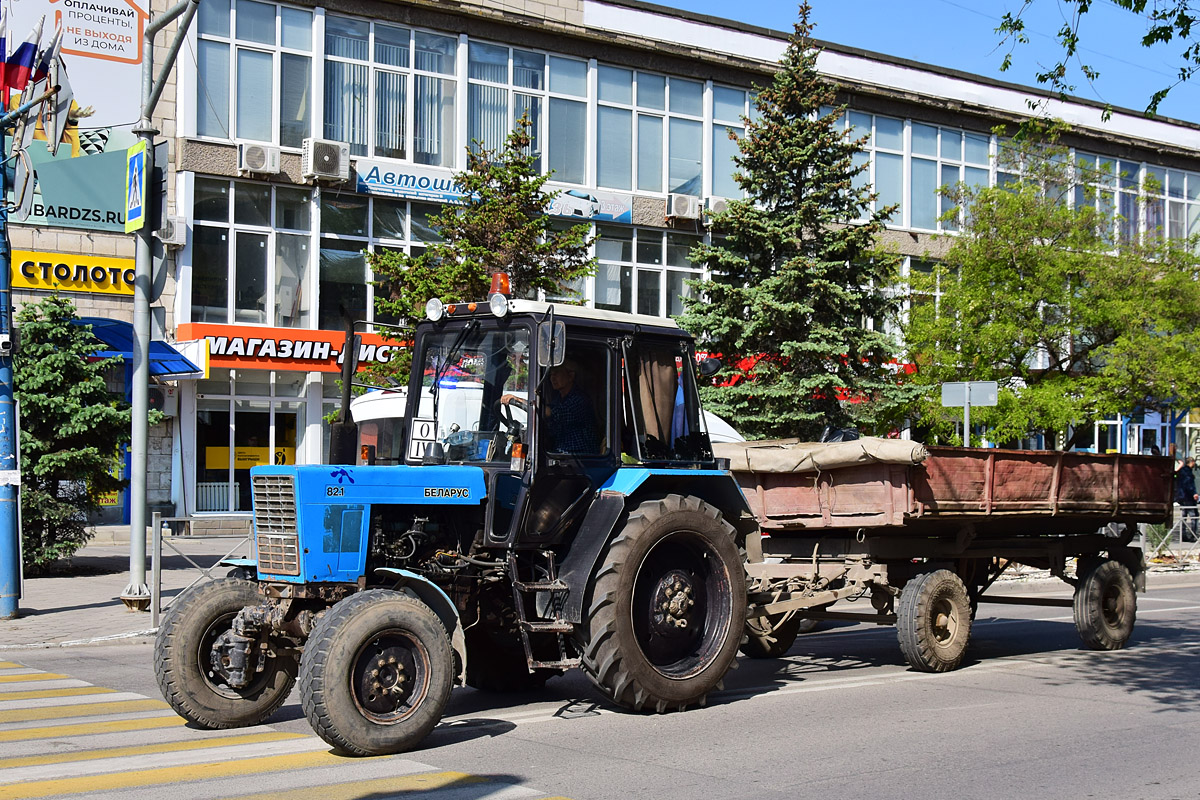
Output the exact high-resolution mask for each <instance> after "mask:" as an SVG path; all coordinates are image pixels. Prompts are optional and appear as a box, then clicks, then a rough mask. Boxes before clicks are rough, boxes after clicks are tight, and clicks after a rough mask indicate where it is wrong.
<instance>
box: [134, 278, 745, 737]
mask: <svg viewBox="0 0 1200 800" xmlns="http://www.w3.org/2000/svg"><path fill="white" fill-rule="evenodd" d="M427 316H428V319H427V320H423V321H422V322H421V323H420V324H419V325H418V326H417V327H416V330H415V332H414V338H413V360H412V369H411V380H410V383H409V387H408V390H407V403H408V411H407V414H406V420H407V422H406V424H405V426H404V430H403V431H402V432H401V434H400V435H399V436H398V437H397V438H398V441H396V442H394V443H391V444H390V445H389V446H388V447H386V448H385V447H383V446H382V444H381V443H377V444H376V445H374V446H368V447H364V448H363V451H364V452H363V453H362V454H361V455H360V457H358V458H356V459H351V460H354V461H355V462H356V463H353V464H341V465H304V466H265V467H256V468H255V469H254V470H252V482H253V498H254V527H255V537H256V540H255V541H256V546H257V549H256V552H257V561H256V562H254V563H248V564H242V565H240V566H241V567H243V568H244V569H245V570H246V571H245V573H244V574H245V575H248V576H253V578H254V580H248V579H246V578H245V577H230V578H224V579H221V580H217V581H213V582H210V583H207V584H204V585H201V586H199V587H197V588H194V589H192V590H191V591H189V592H188V593H186V594H185V595H183V596H181V597H180V598H179V599H178V600H176V602H175V603H173V604H172V606H171V608H170V611H169V613H168V614H167V616H166V617H165V619H164V621H163V624H162V626H161V628H160V631H159V635H158V639H157V643H156V650H155V656H156V668H157V674H158V680H159V684H160V686H161V688H162V691H163V694H164V696H165V697H166V699H167V700H168V702H170V704H171V705H172V706H173V707H174V708H175V710H176V711H177V712H178V713H179V714H181V715H182V716H183V717H185V718H187V719H188V720H190V721H192V722H193V723H195V724H197V725H200V726H203V727H207V728H231V727H237V726H245V725H255V724H258V723H260V722H263V721H264V720H266V719H267V718H268V717H270V716H271V714H272V713H274V712H275V711H276V710H277V709H278V708H279V707H280V706H281V705H282V704H283V702H284V701H285V700H286V698H287V696H288V695H289V693H290V692H291V690H292V688H293V686H294V684H295V683H296V681H297V679H298V680H299V683H300V697H301V702H302V705H303V708H304V712H305V714H306V715H307V716H308V719H309V721H310V722H311V723H312V726H313V728H314V729H315V730H316V732H317V733H318V734H319V735H320V736H321V737H322V738H323V739H325V740H326V741H327V742H329V743H330V744H331V745H333V746H334V747H335V748H337V749H339V750H341V751H344V752H347V753H351V754H359V755H372V754H381V753H395V752H400V751H403V750H406V749H409V748H411V747H413V746H415V745H416V744H417V743H419V742H420V741H421V740H422V739H424V738H425V736H426V735H427V734H429V732H430V731H431V730H432V729H433V728H434V726H435V725H436V724H437V723H438V721H439V719H440V718H441V716H442V712H443V709H444V707H445V705H446V702H447V699H448V697H449V694H450V691H451V689H452V688H453V687H454V686H455V685H458V684H464V683H465V684H467V685H469V686H473V687H475V688H478V689H482V690H489V691H512V690H526V689H530V688H534V687H538V686H540V685H541V684H542V683H544V682H545V681H546V679H547V678H549V677H550V676H553V675H556V674H559V673H561V672H562V671H564V670H567V669H570V668H572V667H576V666H578V667H580V668H582V669H583V670H584V671H585V672H586V674H587V675H588V676H589V678H590V679H591V680H592V682H593V683H594V684H595V685H596V686H597V687H598V688H599V689H600V691H601V692H602V693H603V694H604V695H605V696H607V697H608V698H609V699H611V700H612V701H613V702H614V703H616V704H617V705H620V706H623V707H625V708H628V709H633V710H646V711H654V712H664V711H669V710H676V709H684V708H687V707H689V706H692V705H696V704H701V703H703V702H704V700H705V697H706V695H707V694H708V693H709V692H710V691H712V690H713V689H714V688H716V687H718V686H719V685H720V683H721V681H722V678H723V677H724V675H725V673H726V671H727V670H728V669H729V668H730V667H731V665H733V664H734V659H735V655H736V654H737V651H738V646H739V643H740V642H741V640H742V636H743V628H744V625H745V618H746V605H747V595H746V577H745V567H744V564H743V561H744V553H745V549H744V548H745V543H746V537H747V534H752V533H753V532H754V530H755V528H754V519H753V517H752V516H751V515H750V514H749V511H748V509H747V506H746V502H745V499H744V497H743V496H742V494H741V492H740V490H739V489H738V487H737V484H736V482H735V481H734V480H733V479H732V477H731V475H730V474H729V472H728V471H727V470H726V469H723V466H724V465H722V464H719V463H718V462H717V461H716V460H715V459H714V457H713V452H712V447H711V444H710V442H709V437H708V434H707V432H706V431H705V429H704V423H703V419H702V415H701V410H700V403H699V400H698V397H697V391H696V383H697V372H698V370H697V366H696V363H697V362H696V357H695V352H694V348H693V342H692V339H691V337H690V336H689V335H688V334H686V333H685V332H683V331H681V330H680V329H679V328H678V327H677V326H676V325H675V324H674V323H673V322H671V321H670V320H666V319H661V318H657V317H647V316H639V315H633V314H623V313H612V312H605V311H599V310H594V309H587V308H580V307H575V306H561V305H552V304H547V303H542V302H534V301H526V300H510V299H509V298H508V297H506V296H505V295H503V294H499V293H497V294H494V295H493V296H492V297H491V299H490V301H489V302H481V303H461V304H453V305H443V304H441V303H440V302H438V301H431V302H430V304H429V306H428V308H427ZM704 367H705V365H701V368H700V370H699V371H700V372H707V370H706V369H704Z"/></svg>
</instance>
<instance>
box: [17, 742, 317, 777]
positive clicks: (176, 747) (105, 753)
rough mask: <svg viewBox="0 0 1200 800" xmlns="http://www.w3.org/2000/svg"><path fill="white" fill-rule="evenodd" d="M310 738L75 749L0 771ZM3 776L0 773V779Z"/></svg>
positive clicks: (19, 762) (29, 759)
mask: <svg viewBox="0 0 1200 800" xmlns="http://www.w3.org/2000/svg"><path fill="white" fill-rule="evenodd" d="M307 738H310V737H308V736H305V735H304V734H300V733H284V732H283V731H267V732H265V733H250V734H241V735H235V736H223V737H220V738H213V739H191V740H185V741H180V742H159V743H157V744H139V745H129V746H127V747H106V748H103V749H98V750H79V751H75V752H70V753H49V754H46V755H41V756H25V757H23V758H2V759H0V770H6V769H15V768H17V767H32V766H38V765H42V764H62V763H65V762H75V761H95V760H97V759H101V758H120V757H122V756H138V755H145V754H147V753H175V752H178V751H180V750H204V749H209V748H213V747H233V746H235V745H243V744H258V743H261V742H280V741H284V740H286V739H307ZM4 777H6V776H5V775H3V774H0V778H4Z"/></svg>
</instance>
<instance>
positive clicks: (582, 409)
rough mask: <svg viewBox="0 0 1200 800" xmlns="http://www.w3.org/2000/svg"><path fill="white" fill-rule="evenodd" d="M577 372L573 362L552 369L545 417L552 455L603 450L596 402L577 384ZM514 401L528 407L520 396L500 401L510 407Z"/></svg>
mask: <svg viewBox="0 0 1200 800" xmlns="http://www.w3.org/2000/svg"><path fill="white" fill-rule="evenodd" d="M577 372H578V366H577V365H576V364H575V362H574V361H572V360H571V359H566V360H565V361H563V363H562V364H561V365H559V366H557V367H551V368H550V373H549V381H550V388H551V391H550V392H547V393H546V405H545V407H544V408H543V409H542V414H543V417H544V419H545V423H546V427H545V430H546V432H547V440H548V442H547V443H548V445H549V452H552V453H596V452H598V450H599V442H598V441H597V438H596V417H595V414H594V413H593V410H592V401H591V399H590V398H589V397H588V396H587V394H586V393H585V392H584V391H583V390H582V389H580V388H579V386H578V385H577V384H576V382H575V375H576V373H577ZM513 401H515V402H516V403H517V405H518V407H521V406H523V405H524V400H522V399H521V398H519V397H517V396H516V395H512V394H506V395H504V396H503V397H501V398H500V402H502V403H506V404H507V403H510V402H513Z"/></svg>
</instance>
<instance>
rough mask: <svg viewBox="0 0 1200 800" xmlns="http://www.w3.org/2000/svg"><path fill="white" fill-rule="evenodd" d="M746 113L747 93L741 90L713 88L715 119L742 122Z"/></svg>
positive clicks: (722, 87) (721, 87)
mask: <svg viewBox="0 0 1200 800" xmlns="http://www.w3.org/2000/svg"><path fill="white" fill-rule="evenodd" d="M745 113H746V93H745V92H743V91H741V90H740V89H727V88H725V87H724V86H714V87H713V119H720V120H725V121H726V122H741V121H742V116H743V115H744V114H745Z"/></svg>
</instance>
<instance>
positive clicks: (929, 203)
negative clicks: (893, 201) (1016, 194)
mask: <svg viewBox="0 0 1200 800" xmlns="http://www.w3.org/2000/svg"><path fill="white" fill-rule="evenodd" d="M910 135H911V138H912V161H911V166H910V187H911V190H910V201H909V208H910V214H911V219H910V222H909V224H910V226H911V227H913V228H926V229H929V230H942V231H956V230H958V227H959V224H960V218H961V214H957V215H955V216H954V217H952V218H950V219H942V216H943V215H944V214H946V213H947V212H948V211H950V210H951V209H952V208H953V207H954V199H953V198H952V197H949V196H946V195H945V194H943V192H942V189H943V187H953V186H955V185H956V184H958V183H966V184H967V185H969V186H987V185H988V179H989V170H988V149H989V146H990V137H989V136H987V135H984V134H979V133H968V132H964V131H961V130H956V129H954V128H939V127H936V126H933V125H925V124H923V123H919V122H913V123H912V125H911V129H910Z"/></svg>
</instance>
